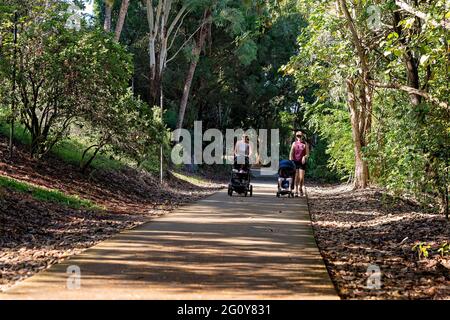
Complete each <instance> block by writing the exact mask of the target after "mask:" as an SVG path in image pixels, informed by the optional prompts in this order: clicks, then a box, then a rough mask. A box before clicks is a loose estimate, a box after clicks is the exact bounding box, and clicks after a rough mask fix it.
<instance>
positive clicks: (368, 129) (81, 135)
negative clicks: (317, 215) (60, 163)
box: [0, 0, 450, 214]
mask: <svg viewBox="0 0 450 320" xmlns="http://www.w3.org/2000/svg"><path fill="white" fill-rule="evenodd" d="M69 4H70V3H69V1H57V0H33V1H21V0H2V1H0V36H1V37H0V107H1V108H0V110H1V111H0V113H1V131H2V133H3V134H4V135H7V136H10V137H12V138H13V139H11V147H10V149H11V151H13V144H14V143H15V141H20V142H21V143H25V144H27V145H29V150H30V153H31V154H32V155H33V157H35V158H36V159H41V158H43V157H45V156H46V155H47V154H49V153H56V154H59V155H60V156H63V157H66V158H68V159H70V160H71V161H73V162H74V163H78V164H79V166H80V169H81V170H82V171H83V170H86V169H87V168H89V167H91V166H111V161H113V160H114V161H121V162H123V163H126V164H127V165H130V166H134V167H138V168H141V169H143V170H148V171H150V172H152V171H156V170H157V168H158V157H159V146H160V145H161V144H163V145H164V150H165V155H166V157H165V159H166V163H165V165H166V167H168V166H170V165H171V164H170V162H169V159H170V157H169V154H170V141H169V132H170V130H172V129H175V128H179V127H184V128H187V129H192V127H193V123H194V121H196V120H201V121H203V129H204V130H206V129H208V128H218V129H220V130H225V129H226V128H256V129H258V128H268V129H270V128H279V129H280V134H281V141H282V145H281V150H282V155H281V156H282V157H286V155H287V152H288V148H289V145H290V142H291V139H292V132H293V131H294V130H296V129H302V130H304V131H305V132H306V133H307V135H308V139H309V142H310V144H311V146H312V156H311V159H310V163H309V167H310V169H309V170H308V174H309V175H310V178H314V179H319V180H322V181H339V180H342V181H351V182H352V183H353V184H354V187H355V188H366V187H368V186H370V185H378V186H381V187H383V188H387V189H388V190H391V191H392V192H395V193H397V194H403V195H407V196H412V197H414V198H416V199H417V200H418V201H420V202H421V203H422V204H423V205H424V206H426V207H427V208H429V209H430V210H433V211H440V212H446V213H447V214H448V200H449V194H448V189H449V152H450V151H449V150H450V125H449V123H450V121H449V120H450V108H449V105H448V100H449V95H450V92H449V86H448V82H449V57H450V56H449V55H450V50H449V37H448V32H449V29H450V23H449V19H450V14H449V10H448V7H446V2H445V1H444V0H433V1H421V0H414V1H406V0H405V1H398V0H389V1H375V0H374V1H369V0H355V1H346V0H323V1H312V0H278V1H277V0H264V1H263V0H255V1H238V0H235V1H233V0H214V1H209V0H185V1H178V0H147V1H138V0H130V1H128V0H122V1H119V0H115V1H114V0H108V1H101V0H95V1H94V12H93V14H87V13H82V12H81V11H77V10H76V9H74V8H76V7H74V6H70V5H69ZM74 4H75V5H76V6H78V7H80V8H83V7H84V5H85V3H84V2H83V1H75V2H74ZM161 94H162V97H161ZM161 101H163V110H164V112H163V114H161V112H160V106H161ZM10 156H11V157H12V158H14V152H11V155H10Z"/></svg>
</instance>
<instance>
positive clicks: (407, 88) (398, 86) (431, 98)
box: [368, 80, 450, 111]
mask: <svg viewBox="0 0 450 320" xmlns="http://www.w3.org/2000/svg"><path fill="white" fill-rule="evenodd" d="M368 84H369V85H372V86H375V87H379V88H385V89H396V90H401V91H404V92H406V93H408V94H415V95H418V96H421V97H423V98H425V99H426V100H428V101H430V102H432V103H434V104H435V105H438V106H440V107H442V108H444V109H447V110H448V111H450V107H449V105H448V103H447V102H444V101H440V100H439V99H437V98H436V97H434V96H432V95H431V94H429V93H428V92H425V91H422V90H419V89H416V88H413V87H410V86H405V85H402V84H399V83H381V82H378V81H373V80H369V81H368Z"/></svg>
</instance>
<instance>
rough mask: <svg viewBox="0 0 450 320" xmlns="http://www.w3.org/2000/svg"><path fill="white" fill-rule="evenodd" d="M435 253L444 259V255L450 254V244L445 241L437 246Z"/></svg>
mask: <svg viewBox="0 0 450 320" xmlns="http://www.w3.org/2000/svg"><path fill="white" fill-rule="evenodd" d="M437 252H438V253H439V254H440V255H441V257H444V256H445V255H449V254H450V243H448V242H447V241H446V242H444V243H443V244H441V245H440V246H439V248H438V249H437Z"/></svg>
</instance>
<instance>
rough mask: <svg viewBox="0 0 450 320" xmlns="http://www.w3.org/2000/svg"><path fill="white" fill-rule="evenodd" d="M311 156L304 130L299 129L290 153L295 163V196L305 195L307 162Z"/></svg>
mask: <svg viewBox="0 0 450 320" xmlns="http://www.w3.org/2000/svg"><path fill="white" fill-rule="evenodd" d="M308 157H309V146H308V143H307V142H306V139H305V136H304V134H303V132H301V131H297V132H296V133H295V141H294V142H293V143H292V146H291V151H290V153H289V160H291V161H294V163H295V168H296V172H295V182H294V183H295V196H296V197H298V195H299V192H300V195H301V196H303V185H304V182H305V171H306V162H307V160H308Z"/></svg>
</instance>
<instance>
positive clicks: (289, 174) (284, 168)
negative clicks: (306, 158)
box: [277, 160, 295, 198]
mask: <svg viewBox="0 0 450 320" xmlns="http://www.w3.org/2000/svg"><path fill="white" fill-rule="evenodd" d="M294 180H295V164H294V162H293V161H290V160H281V161H280V166H279V168H278V192H277V197H278V198H279V197H280V196H282V195H288V197H294V191H293V190H294Z"/></svg>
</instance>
